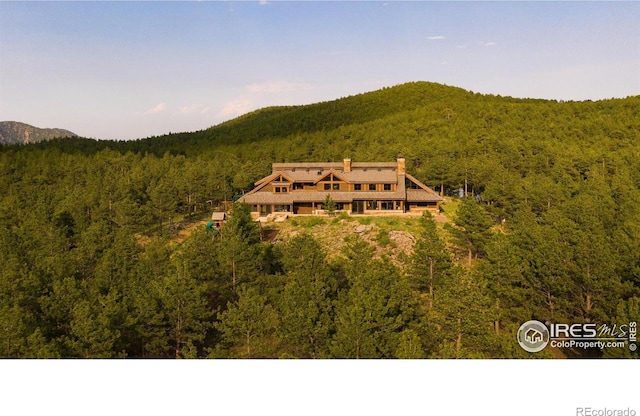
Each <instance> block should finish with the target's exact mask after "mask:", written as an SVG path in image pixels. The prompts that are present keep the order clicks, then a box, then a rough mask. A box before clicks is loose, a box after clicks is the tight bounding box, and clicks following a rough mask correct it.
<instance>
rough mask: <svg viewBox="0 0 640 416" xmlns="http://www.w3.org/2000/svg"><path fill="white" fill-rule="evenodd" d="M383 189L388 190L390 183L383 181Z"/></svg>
mask: <svg viewBox="0 0 640 416" xmlns="http://www.w3.org/2000/svg"><path fill="white" fill-rule="evenodd" d="M384 190H385V191H390V190H391V184H390V183H385V184H384Z"/></svg>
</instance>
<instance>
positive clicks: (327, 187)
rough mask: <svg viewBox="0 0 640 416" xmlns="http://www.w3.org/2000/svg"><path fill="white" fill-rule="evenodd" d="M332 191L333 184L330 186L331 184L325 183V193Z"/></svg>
mask: <svg viewBox="0 0 640 416" xmlns="http://www.w3.org/2000/svg"><path fill="white" fill-rule="evenodd" d="M330 189H331V184H330V183H325V184H324V190H325V191H328V190H330Z"/></svg>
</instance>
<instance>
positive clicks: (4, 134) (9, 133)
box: [0, 121, 78, 144]
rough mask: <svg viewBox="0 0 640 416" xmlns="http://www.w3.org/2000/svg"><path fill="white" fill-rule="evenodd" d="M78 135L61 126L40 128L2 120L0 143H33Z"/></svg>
mask: <svg viewBox="0 0 640 416" xmlns="http://www.w3.org/2000/svg"><path fill="white" fill-rule="evenodd" d="M77 136H78V135H77V134H75V133H73V132H71V131H69V130H65V129H60V128H40V127H35V126H32V125H30V124H26V123H22V122H19V121H0V144H31V143H38V142H42V141H47V140H51V139H55V138H59V137H60V138H62V137H77Z"/></svg>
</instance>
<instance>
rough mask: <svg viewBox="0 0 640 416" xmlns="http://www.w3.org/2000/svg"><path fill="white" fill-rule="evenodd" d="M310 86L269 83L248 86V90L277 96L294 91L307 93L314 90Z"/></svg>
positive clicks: (281, 82)
mask: <svg viewBox="0 0 640 416" xmlns="http://www.w3.org/2000/svg"><path fill="white" fill-rule="evenodd" d="M312 88H313V86H311V85H310V84H300V83H295V82H286V81H267V82H263V83H260V84H251V85H247V86H246V89H247V91H249V92H252V93H266V94H277V93H282V92H292V91H307V90H310V89H312Z"/></svg>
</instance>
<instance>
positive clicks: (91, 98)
mask: <svg viewBox="0 0 640 416" xmlns="http://www.w3.org/2000/svg"><path fill="white" fill-rule="evenodd" d="M638 22H640V3H638V2H546V1H541V2H447V1H442V2H423V1H416V2H395V1H388V2H383V1H376V2H364V1H354V2H340V1H338V2H321V1H302V2H281V1H273V2H264V1H263V2H258V1H256V2H242V1H241V2H0V120H15V121H22V122H25V123H28V124H33V125H36V126H38V127H60V128H66V129H69V130H72V131H74V132H76V133H78V134H80V135H82V136H86V137H94V138H99V139H133V138H141V137H148V136H152V135H160V134H165V133H168V132H170V131H171V132H177V131H194V130H200V129H204V128H207V127H210V126H212V125H215V124H218V123H220V122H222V121H225V120H228V119H230V118H234V117H236V116H238V115H241V114H244V113H246V112H249V111H252V110H255V109H258V108H261V107H265V106H271V105H296V104H308V103H313V102H318V101H327V100H332V99H336V98H340V97H344V96H348V95H353V94H358V93H362V92H367V91H372V90H376V89H379V88H382V87H385V86H392V85H396V84H400V83H404V82H409V81H433V82H439V83H444V84H448V85H454V86H459V87H462V88H465V89H468V90H473V91H476V92H482V93H489V94H500V95H508V96H514V97H535V98H552V99H563V100H584V99H594V100H595V99H602V98H610V97H625V96H629V95H639V94H640V24H638Z"/></svg>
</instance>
